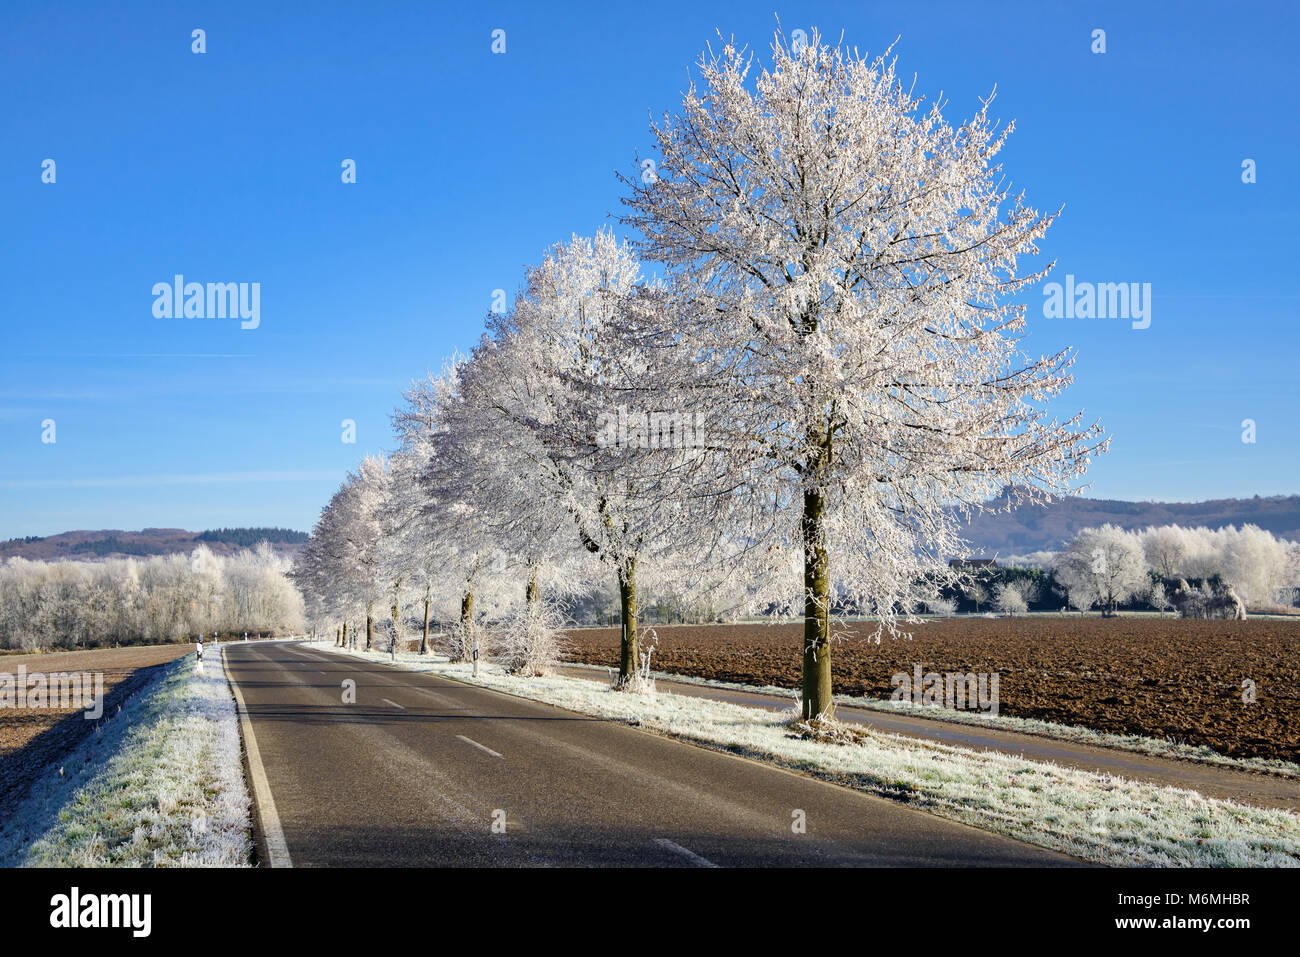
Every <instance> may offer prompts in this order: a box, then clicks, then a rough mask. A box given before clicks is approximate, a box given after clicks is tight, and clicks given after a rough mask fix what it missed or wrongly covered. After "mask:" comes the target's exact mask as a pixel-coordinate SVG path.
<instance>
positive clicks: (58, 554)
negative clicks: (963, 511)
mask: <svg viewBox="0 0 1300 957" xmlns="http://www.w3.org/2000/svg"><path fill="white" fill-rule="evenodd" d="M1001 500H1002V501H1005V497H1003V498H1002V499H1001ZM1107 522H1109V523H1111V524H1113V525H1119V526H1120V527H1121V528H1129V529H1132V528H1143V527H1145V526H1147V525H1192V526H1196V525H1204V526H1206V527H1207V528H1222V527H1224V526H1225V525H1238V526H1240V525H1258V526H1259V527H1260V528H1263V529H1267V530H1268V531H1270V532H1272V533H1273V534H1274V535H1278V536H1283V537H1285V538H1289V539H1291V540H1292V541H1300V495H1276V496H1272V497H1269V498H1262V497H1260V496H1258V495H1257V496H1255V497H1254V498H1225V499H1215V500H1213V501H1209V502H1122V501H1118V500H1115V499H1100V498H1070V499H1064V500H1061V501H1058V502H1055V503H1053V504H1051V505H1047V506H1037V507H1032V508H1031V507H1023V508H1019V509H1016V510H1015V511H1014V512H1011V513H1010V514H996V515H980V516H978V517H977V518H976V519H975V520H974V521H973V522H971V524H970V526H969V527H968V530H967V537H968V538H969V539H970V540H971V542H972V543H973V545H974V547H973V548H972V549H971V555H983V556H988V557H992V556H994V555H997V556H1001V557H1006V556H1008V555H1024V554H1027V553H1029V552H1037V551H1044V550H1047V551H1055V550H1056V549H1058V548H1060V547H1061V545H1062V544H1064V543H1065V542H1067V541H1069V540H1070V539H1071V538H1073V537H1074V536H1075V534H1076V533H1077V532H1078V531H1079V530H1080V529H1082V528H1087V527H1089V526H1091V525H1104V524H1106V523H1107ZM264 540H265V541H268V542H270V543H271V544H272V545H273V546H274V547H275V550H276V551H277V552H281V553H285V554H292V553H294V552H296V551H298V549H299V548H301V547H302V543H303V542H305V541H306V540H307V533H306V532H299V531H296V530H294V529H291V528H214V529H209V530H208V531H205V532H187V531H185V530H184V529H181V528H146V529H142V530H141V531H138V532H125V531H120V530H118V529H106V530H100V531H75V532H63V533H61V534H59V535H49V536H46V537H44V538H39V537H35V536H29V537H27V538H13V539H10V540H9V541H6V542H0V561H3V560H4V559H6V558H9V557H11V556H13V555H21V556H22V557H23V558H30V559H43V560H46V561H51V560H54V559H59V558H79V559H94V558H107V557H109V556H112V555H166V554H168V553H171V552H189V551H192V550H193V549H194V548H195V547H196V546H198V545H200V544H202V545H207V546H208V548H210V549H212V551H214V552H219V553H227V552H233V551H237V550H239V549H240V548H251V547H252V546H254V545H256V544H257V543H258V542H260V541H264Z"/></svg>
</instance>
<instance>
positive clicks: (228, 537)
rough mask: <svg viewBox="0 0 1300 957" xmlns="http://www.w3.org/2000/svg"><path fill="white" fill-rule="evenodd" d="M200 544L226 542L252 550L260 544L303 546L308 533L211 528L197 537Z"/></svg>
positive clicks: (289, 529) (281, 529)
mask: <svg viewBox="0 0 1300 957" xmlns="http://www.w3.org/2000/svg"><path fill="white" fill-rule="evenodd" d="M196 540H197V541H200V542H224V543H225V544H227V545H239V546H241V547H243V548H252V547H253V546H254V545H256V544H257V543H258V542H272V543H275V542H284V543H286V544H289V545H301V544H302V543H303V542H305V541H307V533H306V532H298V531H295V530H293V529H292V528H210V529H208V530H207V531H206V532H202V533H200V534H199V535H198V536H197V539H196Z"/></svg>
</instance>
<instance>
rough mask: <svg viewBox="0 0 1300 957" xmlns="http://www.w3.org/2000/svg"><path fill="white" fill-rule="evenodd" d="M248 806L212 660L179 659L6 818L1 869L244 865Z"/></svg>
mask: <svg viewBox="0 0 1300 957" xmlns="http://www.w3.org/2000/svg"><path fill="white" fill-rule="evenodd" d="M249 808H250V803H249V797H248V790H247V788H246V786H245V784H244V772H243V764H242V758H241V751H240V739H239V724H238V716H237V713H236V711H235V704H234V700H233V698H232V697H231V693H230V688H229V685H228V684H227V683H226V675H225V670H224V668H223V666H222V661H221V659H220V657H219V656H215V655H213V656H209V658H208V660H207V661H205V662H203V663H202V665H199V664H197V663H196V662H195V660H194V658H193V656H186V657H184V658H181V659H178V660H177V661H175V662H174V663H172V664H170V665H168V666H166V668H165V670H164V671H163V672H162V674H161V675H160V676H159V677H158V678H156V679H155V680H154V681H153V682H151V683H150V684H149V686H148V687H146V688H145V689H144V690H143V691H141V692H139V693H138V694H136V695H135V696H134V697H132V698H131V699H129V700H128V701H127V702H126V703H125V704H124V705H123V706H122V709H121V711H120V712H118V713H116V714H114V715H112V716H111V717H110V718H109V719H108V720H106V721H105V722H104V723H103V724H102V725H101V726H100V727H99V728H98V729H97V730H96V731H95V732H94V733H93V734H91V735H90V736H89V737H88V738H87V739H86V740H85V741H83V742H82V743H81V744H80V745H79V746H78V747H77V748H76V750H74V751H73V752H72V753H71V754H69V755H67V756H66V757H65V758H64V759H63V761H62V762H61V764H55V765H51V766H50V767H49V768H48V769H47V770H46V772H45V773H44V774H43V775H42V777H41V778H40V779H38V780H37V781H36V783H35V784H34V785H33V786H32V790H31V792H30V793H29V794H28V796H27V797H26V798H25V799H23V801H22V802H20V803H19V804H18V805H17V806H16V807H14V808H10V809H6V813H5V815H4V820H3V822H2V823H0V864H2V865H4V866H7V867H13V866H35V867H62V866H71V867H102V866H109V867H130V866H145V867H166V866H181V867H242V866H247V865H248V864H249V861H250V855H251V851H252V833H251V830H250V828H249V820H250V818H249Z"/></svg>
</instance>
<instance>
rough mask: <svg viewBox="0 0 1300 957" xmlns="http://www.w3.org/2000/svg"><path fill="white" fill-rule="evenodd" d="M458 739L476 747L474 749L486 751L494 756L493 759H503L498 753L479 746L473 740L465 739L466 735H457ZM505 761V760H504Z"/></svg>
mask: <svg viewBox="0 0 1300 957" xmlns="http://www.w3.org/2000/svg"><path fill="white" fill-rule="evenodd" d="M456 737H458V738H460V739H461V740H462V741H464V742H465V743H466V744H472V745H474V747H476V748H478V749H479V750H480V751H486V752H487V753H488V754H490V755H492V757H494V758H499V757H501V755H500V754H498V753H497V752H496V751H493V750H492V749H491V748H489V747H486V746H484V745H481V744H479V743H478V742H477V741H475V740H474V739H473V738H467V737H465V735H463V734H458V735H456ZM503 760H504V759H503Z"/></svg>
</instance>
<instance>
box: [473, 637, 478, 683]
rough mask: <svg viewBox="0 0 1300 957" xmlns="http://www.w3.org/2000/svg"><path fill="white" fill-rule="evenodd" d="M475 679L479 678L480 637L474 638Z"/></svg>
mask: <svg viewBox="0 0 1300 957" xmlns="http://www.w3.org/2000/svg"><path fill="white" fill-rule="evenodd" d="M474 677H475V678H477V677H478V636H477V635H475V636H474Z"/></svg>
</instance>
